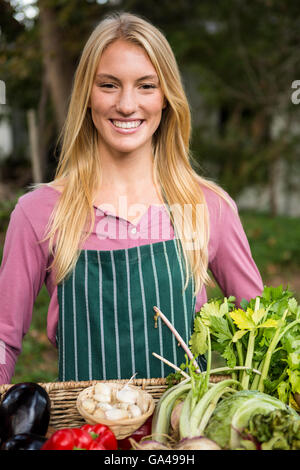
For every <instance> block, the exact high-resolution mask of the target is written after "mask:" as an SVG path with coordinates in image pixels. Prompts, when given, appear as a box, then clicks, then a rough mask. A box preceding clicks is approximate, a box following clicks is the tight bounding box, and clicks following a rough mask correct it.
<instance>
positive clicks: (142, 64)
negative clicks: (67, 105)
mask: <svg viewBox="0 0 300 470" xmlns="http://www.w3.org/2000/svg"><path fill="white" fill-rule="evenodd" d="M163 107H164V96H163V93H162V90H161V88H160V84H159V79H158V76H157V73H156V71H155V68H154V66H153V65H152V63H151V61H150V59H149V57H148V55H147V54H146V52H145V51H144V49H143V48H142V47H139V46H137V45H135V44H132V43H129V42H126V41H122V40H117V41H115V42H113V43H112V44H110V45H109V46H108V47H107V49H106V50H105V51H104V52H103V54H102V56H101V59H100V62H99V64H98V68H97V71H96V76H95V80H94V83H93V87H92V92H91V96H90V108H91V114H92V119H93V123H94V125H95V127H96V129H97V131H98V136H99V148H100V150H101V149H105V150H106V151H108V152H109V153H110V154H112V153H113V154H116V155H120V154H125V153H126V154H130V153H133V152H134V153H136V152H137V151H141V152H142V153H143V154H144V155H145V154H146V152H147V154H149V153H152V151H151V142H152V136H153V134H154V132H155V131H156V129H157V128H158V126H159V123H160V121H161V116H162V109H163Z"/></svg>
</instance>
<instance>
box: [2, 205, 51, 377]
mask: <svg viewBox="0 0 300 470" xmlns="http://www.w3.org/2000/svg"><path fill="white" fill-rule="evenodd" d="M46 263H47V260H46V256H45V253H44V252H43V250H42V248H41V245H40V244H39V243H38V239H37V236H36V234H35V232H34V229H33V227H32V225H31V223H30V220H29V219H28V217H27V216H26V214H25V213H24V211H23V209H22V207H21V205H20V204H19V203H17V205H16V206H15V208H14V210H13V212H12V213H11V216H10V222H9V225H8V229H7V232H6V237H5V243H4V249H3V258H2V263H1V267H0V352H1V354H0V356H1V357H0V383H1V384H6V383H10V382H11V379H12V376H13V374H14V369H15V363H16V360H17V357H18V355H19V354H20V352H21V350H22V340H23V337H24V335H25V334H26V333H27V331H28V329H29V327H30V324H31V319H32V311H33V306H34V302H35V299H36V297H37V295H38V293H39V291H40V289H41V287H42V285H43V283H44V280H45V276H46Z"/></svg>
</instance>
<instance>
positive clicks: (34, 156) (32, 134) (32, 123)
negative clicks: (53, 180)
mask: <svg viewBox="0 0 300 470" xmlns="http://www.w3.org/2000/svg"><path fill="white" fill-rule="evenodd" d="M27 121H28V130H29V148H30V160H31V167H32V177H33V182H34V183H41V182H42V181H43V174H42V168H41V160H40V155H39V143H38V130H37V123H36V112H35V110H34V109H30V110H29V111H27Z"/></svg>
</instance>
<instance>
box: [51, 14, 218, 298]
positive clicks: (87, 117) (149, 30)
mask: <svg viewBox="0 0 300 470" xmlns="http://www.w3.org/2000/svg"><path fill="white" fill-rule="evenodd" d="M117 39H122V40H125V41H130V42H132V43H134V44H136V45H139V46H141V47H142V48H143V49H144V50H145V51H146V53H147V54H148V56H149V58H150V61H151V62H152V64H153V66H154V67H155V69H156V72H157V75H158V77H159V81H160V86H161V89H162V92H163V94H164V96H165V99H166V101H167V106H166V108H165V109H164V110H163V113H162V119H161V122H160V125H159V127H158V129H157V131H156V132H155V134H154V136H153V157H154V164H153V172H154V173H153V177H154V182H155V184H158V185H159V186H160V188H161V191H162V195H163V198H164V201H165V202H166V203H167V205H168V206H169V207H171V208H175V210H172V211H170V218H171V221H172V224H173V227H174V232H175V234H177V237H176V238H177V243H178V248H180V251H179V253H180V254H181V255H182V257H183V259H184V265H185V271H186V283H185V288H186V287H187V285H188V282H189V279H190V278H191V276H193V277H194V294H196V293H197V292H199V290H200V289H201V288H202V286H203V284H207V283H208V282H209V275H208V241H209V215H208V210H207V206H206V202H205V197H204V194H203V192H202V189H201V185H203V186H205V187H207V188H210V189H212V190H213V191H215V192H216V193H218V194H219V195H220V196H221V197H225V196H224V193H223V191H222V190H221V188H219V187H218V186H217V185H216V184H215V183H214V182H212V181H208V180H207V179H204V178H202V177H200V176H199V175H198V174H197V173H196V172H195V170H194V169H193V168H192V166H191V159H192V155H191V152H190V137H191V115H190V108H189V104H188V101H187V98H186V95H185V92H184V89H183V85H182V81H181V77H180V73H179V70H178V66H177V62H176V59H175V56H174V54H173V51H172V49H171V47H170V45H169V43H168V41H167V40H166V38H165V36H164V35H163V34H162V32H161V31H160V30H159V29H158V28H156V27H154V26H153V25H152V24H151V23H149V22H148V21H146V20H144V19H143V18H141V17H139V16H137V15H133V14H130V13H115V14H113V15H110V16H108V17H106V18H105V19H104V20H102V21H101V22H100V23H99V25H98V26H97V27H96V28H95V29H94V31H93V32H92V34H91V35H90V37H89V39H88V41H87V43H86V45H85V47H84V49H83V52H82V55H81V59H80V62H79V65H78V67H77V70H76V74H75V79H74V84H73V91H72V94H71V99H70V104H69V109H68V114H67V118H66V122H65V126H64V129H63V131H62V134H61V140H62V147H61V153H60V159H59V163H58V166H57V170H56V174H55V178H54V182H60V181H63V182H64V185H63V191H62V193H61V195H60V198H59V200H58V201H57V204H56V206H55V208H54V210H53V212H52V214H51V217H50V220H49V223H48V225H47V228H46V231H47V232H48V233H47V236H46V237H45V238H44V239H43V241H45V240H47V239H49V252H50V254H51V255H53V262H52V264H51V266H50V268H49V269H51V268H52V269H53V270H54V274H55V282H56V283H57V284H58V283H60V282H61V281H62V280H63V279H64V278H65V277H66V276H67V275H68V274H69V273H70V272H71V271H72V270H73V268H74V266H75V264H76V261H77V259H78V256H79V253H80V246H81V244H83V242H84V241H85V240H86V239H87V238H88V237H89V235H90V234H91V231H92V229H93V226H94V223H95V213H94V207H93V196H94V192H95V191H96V189H97V188H99V182H101V156H100V158H97V153H98V146H97V131H96V129H95V127H94V124H93V121H92V118H91V113H90V109H89V107H88V103H89V97H90V94H91V88H92V84H93V80H94V76H95V73H96V69H97V66H98V64H99V60H100V58H101V54H102V53H103V51H104V50H105V48H107V46H108V45H109V44H111V43H112V42H114V41H116V40H117ZM186 205H189V207H190V210H189V213H188V214H185V217H184V230H182V218H181V217H182V210H180V208H183V207H185V206H186ZM197 205H201V207H202V208H203V210H202V211H201V217H202V218H201V224H197ZM178 208H179V209H178ZM88 224H89V227H88ZM195 227H196V229H195ZM199 240H201V247H199ZM187 244H188V247H189V248H187Z"/></svg>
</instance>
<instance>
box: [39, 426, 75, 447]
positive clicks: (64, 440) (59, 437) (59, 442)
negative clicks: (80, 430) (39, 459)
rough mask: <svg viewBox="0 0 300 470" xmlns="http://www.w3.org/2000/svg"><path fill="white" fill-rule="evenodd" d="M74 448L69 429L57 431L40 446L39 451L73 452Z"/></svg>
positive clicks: (72, 437)
mask: <svg viewBox="0 0 300 470" xmlns="http://www.w3.org/2000/svg"><path fill="white" fill-rule="evenodd" d="M74 447H75V443H74V435H73V433H72V431H71V429H59V430H58V431H55V432H54V433H53V434H52V436H51V437H50V438H49V439H48V440H47V441H46V442H45V444H43V445H42V447H41V450H73V448H74Z"/></svg>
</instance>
